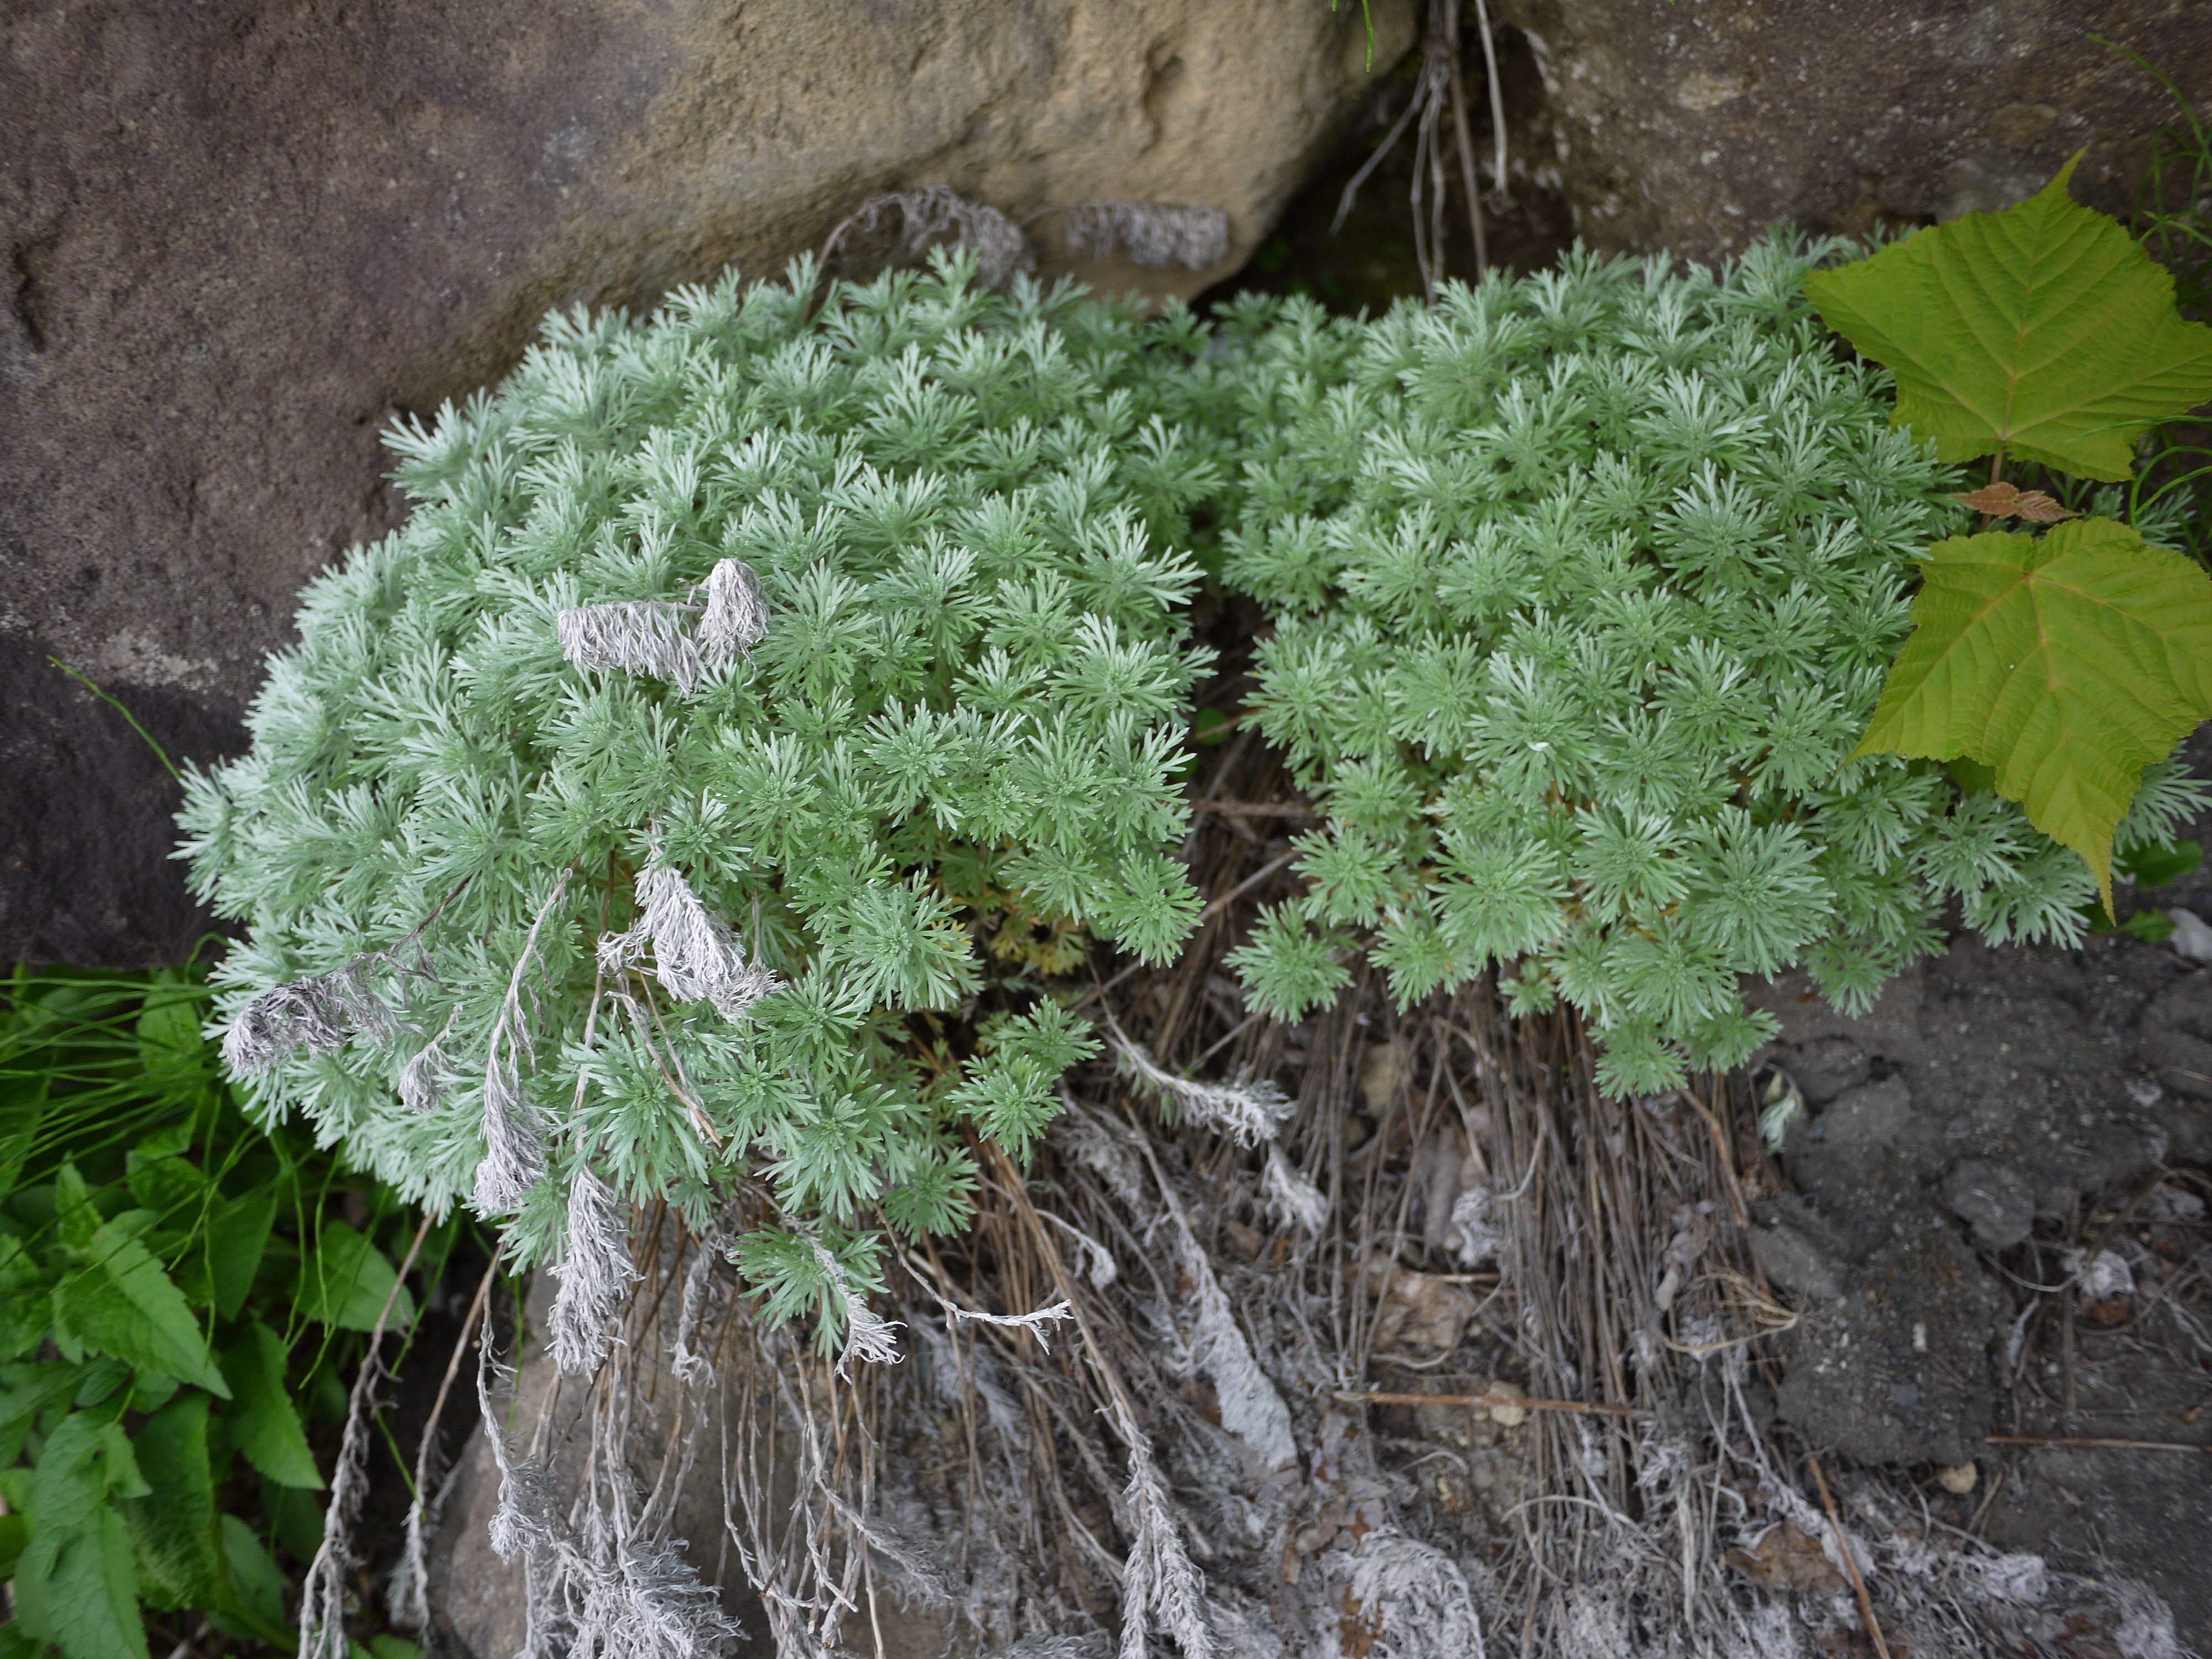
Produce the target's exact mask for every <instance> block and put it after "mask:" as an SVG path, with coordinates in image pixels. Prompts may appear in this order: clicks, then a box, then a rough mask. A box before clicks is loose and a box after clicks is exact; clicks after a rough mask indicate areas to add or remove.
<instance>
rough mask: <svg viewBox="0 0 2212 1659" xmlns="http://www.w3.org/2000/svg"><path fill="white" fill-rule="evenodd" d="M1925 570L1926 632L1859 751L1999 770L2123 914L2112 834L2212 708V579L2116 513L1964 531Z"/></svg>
mask: <svg viewBox="0 0 2212 1659" xmlns="http://www.w3.org/2000/svg"><path fill="white" fill-rule="evenodd" d="M1920 568H1921V571H1922V573H1923V575H1924V576H1925V578H1926V582H1925V585H1924V586H1923V587H1922V588H1921V590H1920V593H1919V596H1918V597H1917V599H1914V600H1913V603H1912V623H1913V629H1912V635H1911V638H1909V639H1908V640H1906V641H1905V649H1904V651H1903V652H1902V653H1899V657H1898V659H1897V661H1896V663H1895V665H1893V667H1892V668H1891V669H1890V672H1889V681H1888V684H1887V685H1886V686H1885V687H1884V688H1883V690H1882V696H1881V704H1880V706H1879V707H1878V708H1875V715H1874V723H1873V724H1872V725H1871V726H1869V727H1868V729H1867V734H1866V736H1865V737H1864V738H1863V739H1861V741H1860V743H1859V746H1858V748H1857V750H1854V751H1853V753H1852V758H1853V759H1857V757H1859V756H1860V755H1865V754H1873V753H1889V754H1898V755H1911V756H1925V757H1929V758H1930V759H1934V760H1942V761H1948V760H1952V759H1955V758H1957V757H1960V756H1964V757H1967V758H1968V759H1971V760H1975V761H1979V762H1981V763H1984V764H1985V765H1987V766H1990V767H1992V768H1994V769H1995V770H1996V786H1995V787H1996V791H1997V793H2000V794H2002V795H2004V796H2006V797H2007V798H2008V799H2012V800H2016V801H2018V802H2020V804H2021V805H2022V806H2024V807H2025V808H2027V816H2028V818H2029V820H2030V822H2032V823H2034V825H2035V826H2036V828H2038V829H2040V830H2042V831H2043V832H2044V834H2045V835H2047V836H2050V837H2051V839H2052V840H2053V841H2056V842H2060V843H2061V844H2062V845H2063V846H2066V847H2070V848H2073V849H2074V850H2075V852H2077V853H2079V854H2081V857H2082V859H2083V860H2084V861H2085V862H2086V863H2087V865H2088V866H2089V868H2090V870H2091V871H2092V872H2093V873H2094V874H2095V876H2096V878H2097V885H2098V889H2099V890H2100V892H2101V893H2102V895H2103V896H2104V901H2105V908H2106V913H2107V914H2109V913H2110V912H2111V910H2112V832H2113V830H2114V829H2117V828H2118V825H2119V822H2120V820H2121V818H2122V817H2124V816H2126V813H2127V811H2128V807H2129V805H2130V802H2131V801H2132V800H2133V799H2135V793H2136V784H2137V782H2138V781H2140V780H2141V778H2142V770H2143V769H2144V768H2145V767H2147V766H2148V765H2150V764H2152V763H2154V762H2157V761H2160V760H2163V759H2165V758H2166V756H2167V755H2168V754H2170V753H2171V752H2172V749H2173V746H2174V744H2176V743H2178V742H2179V740H2180V739H2181V738H2183V737H2185V736H2186V735H2187V734H2188V733H2189V732H2191V731H2193V730H2194V729H2195V728H2196V726H2197V722H2198V721H2200V720H2205V719H2207V718H2212V580H2207V578H2206V576H2205V574H2204V572H2203V570H2202V569H2200V568H2198V567H2197V565H2196V564H2194V563H2192V562H2191V561H2190V560H2188V559H2186V558H2184V557H2183V556H2181V555H2180V554H2179V553H2170V552H2168V551H2166V550H2165V549H2163V548H2154V547H2147V546H2145V545H2144V544H2143V541H2142V538H2141V537H2140V536H2138V535H2137V534H2136V532H2134V531H2133V530H2131V529H2130V528H2129V527H2128V526H2125V525H2121V524H2115V523H2114V522H2112V520H2110V519H2083V520H2078V521H2076V522H2075V523H2071V524H2063V525H2060V526H2058V527H2057V528H2056V529H2054V530H2053V531H2051V533H2050V534H2049V535H2047V536H2044V537H2042V538H2035V537H2032V536H2023V535H2015V534H2013V533H2010V532H2004V531H1993V532H1989V533H1988V534H1985V535H1980V536H1954V537H1951V538H1948V540H1945V541H1941V542H1938V543H1936V545H1935V546H1934V547H1932V548H1930V549H1929V550H1928V556H1927V557H1926V558H1925V559H1924V560H1923V561H1922V562H1921V567H1920Z"/></svg>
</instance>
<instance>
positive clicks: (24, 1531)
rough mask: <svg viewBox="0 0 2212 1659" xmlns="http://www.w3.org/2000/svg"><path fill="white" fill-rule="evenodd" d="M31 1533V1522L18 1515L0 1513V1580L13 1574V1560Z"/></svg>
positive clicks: (14, 1560) (16, 1557)
mask: <svg viewBox="0 0 2212 1659" xmlns="http://www.w3.org/2000/svg"><path fill="white" fill-rule="evenodd" d="M30 1535H31V1523H30V1522H28V1521H27V1520H25V1519H24V1518H23V1517H22V1516H20V1515H0V1581H4V1580H6V1579H9V1578H13V1577H15V1562H16V1560H17V1559H18V1558H20V1557H21V1555H22V1553H23V1546H24V1544H25V1542H26V1541H28V1539H29V1538H30Z"/></svg>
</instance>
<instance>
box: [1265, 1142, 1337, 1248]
mask: <svg viewBox="0 0 2212 1659" xmlns="http://www.w3.org/2000/svg"><path fill="white" fill-rule="evenodd" d="M1260 1198H1261V1202H1262V1203H1264V1204H1265V1205H1266V1206H1267V1212H1268V1213H1269V1214H1270V1215H1273V1217H1275V1218H1277V1219H1278V1220H1279V1221H1282V1222H1285V1223H1286V1224H1295V1225H1297V1226H1299V1227H1302V1228H1304V1230H1305V1231H1307V1232H1309V1233H1318V1232H1320V1231H1321V1230H1322V1228H1323V1227H1324V1226H1326V1225H1328V1194H1326V1193H1324V1192H1322V1189H1321V1188H1318V1187H1316V1186H1315V1185H1314V1184H1313V1182H1310V1181H1308V1180H1307V1179H1306V1178H1305V1176H1304V1175H1303V1174H1301V1173H1300V1172H1299V1171H1298V1170H1296V1169H1293V1168H1292V1167H1291V1161H1290V1160H1289V1159H1288V1158H1285V1157H1284V1156H1283V1149H1282V1147H1281V1146H1279V1145H1278V1144H1277V1143H1275V1142H1274V1141H1272V1140H1271V1141H1269V1142H1268V1143H1267V1169H1266V1170H1265V1171H1264V1172H1263V1173H1262V1174H1261V1177H1260Z"/></svg>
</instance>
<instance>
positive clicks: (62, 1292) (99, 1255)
mask: <svg viewBox="0 0 2212 1659" xmlns="http://www.w3.org/2000/svg"><path fill="white" fill-rule="evenodd" d="M146 1214H147V1212H145V1211H143V1210H137V1211H131V1212H125V1214H123V1215H120V1216H118V1217H117V1218H115V1219H114V1220H112V1221H110V1222H107V1223H106V1224H105V1225H102V1226H101V1227H100V1229H99V1230H98V1231H95V1232H94V1234H93V1236H92V1237H91V1238H89V1239H88V1240H87V1241H86V1243H85V1245H84V1247H83V1248H82V1250H81V1251H79V1253H78V1261H77V1262H76V1265H75V1266H74V1267H72V1268H71V1269H70V1272H69V1273H66V1274H65V1275H64V1278H63V1279H62V1282H61V1283H60V1284H59V1285H57V1286H55V1288H54V1292H53V1310H54V1328H55V1331H56V1334H57V1337H58V1338H59V1337H60V1336H61V1335H64V1334H66V1336H67V1337H68V1338H69V1339H70V1342H71V1343H72V1344H74V1345H75V1346H78V1347H79V1348H81V1349H89V1350H93V1351H95V1352H100V1353H104V1354H109V1355H112V1356H113V1357H114V1358H118V1359H121V1360H124V1361H125V1362H127V1363H128V1364H132V1365H137V1366H143V1367H144V1368H145V1369H147V1370H156V1371H166V1372H167V1373H168V1375H170V1376H175V1377H180V1378H182V1379H183V1380H184V1381H185V1382H187V1383H196V1384H197V1385H198V1386H199V1387H201V1388H203V1389H206V1390H207V1391H208V1392H209V1393H210V1394H213V1395H220V1396H222V1398H224V1399H228V1398H229V1397H230V1389H229V1386H228V1384H227V1383H224V1382H223V1380H222V1372H221V1371H219V1370H216V1366H215V1362H214V1360H213V1358H210V1355H209V1353H208V1348H207V1339H206V1338H205V1337H204V1335H203V1334H201V1331H200V1327H199V1322H198V1321H197V1320H196V1319H194V1318H193V1317H192V1312H191V1309H190V1308H189V1307H187V1306H186V1305H185V1297H184V1292H183V1291H179V1289H178V1288H177V1287H176V1285H174V1284H173V1282H171V1280H170V1279H169V1276H168V1275H167V1273H163V1272H162V1271H161V1263H160V1262H158V1261H155V1259H154V1257H153V1255H152V1254H151V1252H149V1250H148V1249H146V1247H145V1246H144V1245H143V1244H141V1243H138V1241H137V1238H136V1237H133V1236H132V1227H133V1225H134V1220H135V1218H137V1217H143V1216H144V1215H146Z"/></svg>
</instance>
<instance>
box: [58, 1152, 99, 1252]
mask: <svg viewBox="0 0 2212 1659" xmlns="http://www.w3.org/2000/svg"><path fill="white" fill-rule="evenodd" d="M54 1225H55V1226H56V1227H57V1228H58V1230H59V1231H60V1233H61V1237H62V1243H64V1244H66V1245H68V1246H69V1248H70V1249H72V1250H76V1251H78V1252H80V1253H81V1252H82V1251H84V1250H85V1249H88V1248H89V1247H90V1245H91V1243H92V1236H93V1235H94V1233H96V1232H98V1231H100V1207H99V1206H97V1205H96V1204H94V1202H93V1201H92V1191H91V1188H88V1187H87V1186H86V1185H85V1183H84V1177H83V1176H81V1175H79V1174H78V1173H77V1168H76V1164H63V1165H62V1167H61V1169H60V1170H59V1172H58V1173H57V1174H56V1176H54Z"/></svg>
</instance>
